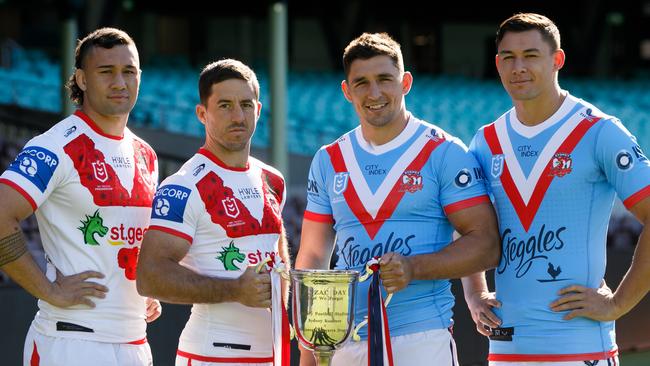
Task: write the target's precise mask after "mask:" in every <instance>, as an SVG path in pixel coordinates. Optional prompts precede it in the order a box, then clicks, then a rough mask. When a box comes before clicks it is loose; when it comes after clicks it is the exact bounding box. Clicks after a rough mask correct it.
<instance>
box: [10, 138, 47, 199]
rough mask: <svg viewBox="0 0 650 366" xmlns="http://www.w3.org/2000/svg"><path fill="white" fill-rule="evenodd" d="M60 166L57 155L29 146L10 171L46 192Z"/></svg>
mask: <svg viewBox="0 0 650 366" xmlns="http://www.w3.org/2000/svg"><path fill="white" fill-rule="evenodd" d="M58 165H59V158H58V157H57V156H56V154H55V153H53V152H51V151H50V150H47V149H45V148H42V147H39V146H29V147H26V148H24V149H23V151H21V152H20V153H19V154H18V156H16V159H15V160H14V161H13V162H12V163H11V165H9V168H8V170H11V171H13V172H16V173H18V174H20V175H22V176H23V177H25V178H27V179H28V180H29V181H30V182H32V183H33V184H34V185H35V186H36V187H37V188H38V189H39V190H40V191H41V192H45V189H46V188H47V185H48V184H49V183H50V179H52V175H53V174H54V171H55V170H56V167H57V166H58Z"/></svg>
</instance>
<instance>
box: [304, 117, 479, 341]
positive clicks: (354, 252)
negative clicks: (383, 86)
mask: <svg viewBox="0 0 650 366" xmlns="http://www.w3.org/2000/svg"><path fill="white" fill-rule="evenodd" d="M485 202H489V198H488V196H487V195H486V190H485V186H484V183H483V177H482V174H481V171H480V168H479V166H478V163H477V162H476V160H475V158H474V157H473V156H472V154H470V153H469V152H468V151H467V148H466V147H465V145H463V143H462V142H461V141H460V140H458V139H456V138H454V137H452V136H450V135H448V134H447V133H445V132H444V131H442V130H441V129H439V128H438V127H435V126H433V125H431V124H428V123H426V122H423V121H419V120H417V119H415V118H414V117H412V116H411V117H409V121H408V123H407V125H406V128H405V129H404V131H402V132H401V133H400V135H398V136H397V137H396V138H395V139H393V140H392V141H390V142H388V143H386V144H384V145H381V146H373V145H370V144H368V143H367V142H366V141H365V140H364V138H363V137H362V135H361V129H360V127H358V128H356V129H355V130H352V131H351V132H348V133H347V134H345V135H343V136H342V137H341V138H339V139H338V140H337V141H336V142H334V143H333V144H331V145H328V146H324V147H323V148H321V149H320V150H319V151H318V152H317V153H316V156H315V157H314V160H313V162H312V165H311V170H310V172H309V182H308V203H307V211H306V212H305V218H306V219H309V220H313V221H319V222H329V223H333V224H334V229H335V230H336V233H337V235H336V244H337V248H338V249H337V250H338V251H337V254H338V262H337V263H336V268H338V269H355V270H358V271H363V270H364V266H365V264H366V262H367V261H368V260H369V259H371V258H372V257H375V256H381V255H383V254H384V253H388V252H396V253H399V254H402V255H404V256H413V255H416V254H423V253H433V252H438V251H440V250H441V249H443V248H444V247H446V246H447V245H449V243H450V242H451V240H452V232H453V228H452V226H451V224H450V223H449V221H448V220H447V215H449V214H450V213H453V212H456V211H459V210H462V209H464V208H467V207H471V206H474V205H477V204H480V203H485ZM369 282H370V281H368V282H364V283H361V284H359V288H358V290H357V297H356V314H355V317H356V319H355V321H356V322H357V323H359V322H360V321H362V320H363V317H364V316H365V315H366V314H367V312H368V309H367V300H368V285H369ZM384 297H385V295H384ZM453 305H454V298H453V296H452V293H451V291H450V283H449V281H448V280H435V281H434V280H430V281H413V282H412V283H410V284H409V285H408V287H407V288H405V289H404V290H402V291H399V292H396V293H395V294H394V296H393V299H392V300H391V302H390V304H389V306H388V308H387V313H388V321H389V325H390V333H391V336H399V335H404V334H410V333H415V332H420V331H424V330H429V329H440V328H443V329H444V328H447V327H449V326H450V325H451V324H452V307H453ZM359 334H360V335H361V337H362V338H365V337H366V336H367V332H366V329H365V328H364V329H362V330H361V332H360V333H359Z"/></svg>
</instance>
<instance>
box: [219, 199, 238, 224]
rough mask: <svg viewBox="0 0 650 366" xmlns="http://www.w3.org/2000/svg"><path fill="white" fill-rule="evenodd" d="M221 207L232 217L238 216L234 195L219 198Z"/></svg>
mask: <svg viewBox="0 0 650 366" xmlns="http://www.w3.org/2000/svg"><path fill="white" fill-rule="evenodd" d="M221 203H222V204H223V208H224V209H225V210H226V215H228V216H230V217H232V218H233V219H234V218H236V217H237V216H239V207H238V206H237V201H236V200H235V198H234V197H227V198H224V199H222V200H221Z"/></svg>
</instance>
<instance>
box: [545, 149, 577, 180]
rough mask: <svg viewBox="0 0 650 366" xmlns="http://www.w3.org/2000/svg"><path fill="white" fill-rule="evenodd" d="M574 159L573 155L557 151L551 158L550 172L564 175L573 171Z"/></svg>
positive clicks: (554, 174)
mask: <svg viewBox="0 0 650 366" xmlns="http://www.w3.org/2000/svg"><path fill="white" fill-rule="evenodd" d="M572 165H573V160H572V159H571V155H569V154H562V153H557V154H555V155H554V156H553V159H551V169H550V170H549V172H548V174H549V175H552V176H555V177H564V176H565V175H567V174H569V173H571V171H572V170H573V168H572Z"/></svg>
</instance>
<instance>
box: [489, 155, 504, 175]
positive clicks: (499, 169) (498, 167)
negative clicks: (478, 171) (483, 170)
mask: <svg viewBox="0 0 650 366" xmlns="http://www.w3.org/2000/svg"><path fill="white" fill-rule="evenodd" d="M503 161H504V157H503V154H499V155H494V156H493V157H492V168H491V169H490V174H492V177H493V178H494V179H498V178H499V177H500V176H501V173H503Z"/></svg>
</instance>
